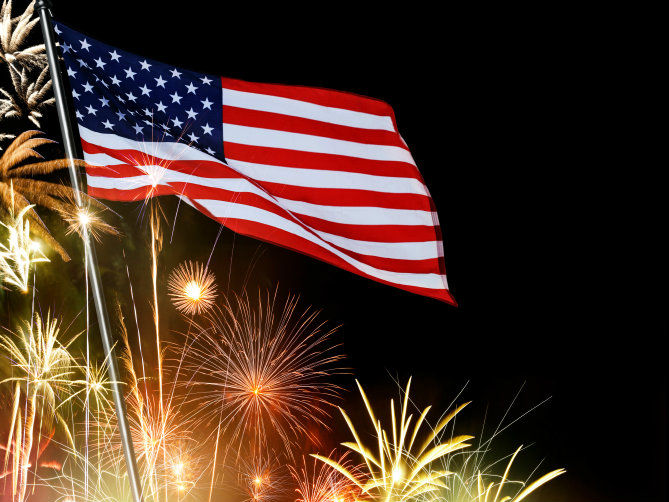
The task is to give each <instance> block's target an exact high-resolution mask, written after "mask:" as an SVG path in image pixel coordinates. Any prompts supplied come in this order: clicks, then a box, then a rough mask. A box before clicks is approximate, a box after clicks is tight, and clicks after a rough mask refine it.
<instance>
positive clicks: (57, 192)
mask: <svg viewBox="0 0 669 502" xmlns="http://www.w3.org/2000/svg"><path fill="white" fill-rule="evenodd" d="M38 134H41V133H40V131H25V132H23V133H21V134H19V136H18V137H17V138H16V139H15V140H14V141H12V143H11V144H10V145H9V146H8V147H7V150H6V151H5V153H4V154H3V155H2V157H0V207H2V208H4V209H5V210H9V208H13V209H14V210H22V209H24V208H25V207H27V206H29V205H30V204H31V203H32V204H37V205H40V206H43V207H46V208H47V209H50V210H53V211H59V210H62V211H68V210H69V207H68V205H67V204H66V203H65V202H64V200H66V199H67V198H68V197H70V198H71V197H72V193H73V192H72V188H70V187H67V186H63V185H61V184H59V183H51V182H48V181H42V180H35V179H32V178H31V176H35V175H44V174H50V173H52V172H54V171H57V170H59V169H67V168H68V166H69V165H70V162H73V163H74V165H75V166H78V167H81V166H84V165H85V162H84V161H83V160H77V159H74V160H72V161H70V160H68V159H56V160H47V161H43V162H34V163H29V164H23V162H24V161H25V160H27V159H29V158H38V159H41V158H42V156H41V155H40V154H39V153H37V152H36V151H35V150H34V148H35V147H37V146H40V145H44V144H47V143H53V141H51V140H50V139H46V138H36V137H35V136H36V135H38ZM12 190H13V192H14V195H12ZM81 197H82V199H83V200H84V201H86V203H87V204H91V205H94V206H98V207H101V208H104V207H105V206H103V205H101V204H100V203H99V202H97V201H96V200H95V199H92V198H91V197H88V196H87V195H86V194H85V193H81ZM26 216H27V217H28V218H29V219H30V221H31V223H32V225H31V231H32V232H33V233H35V234H37V235H38V236H39V237H40V238H41V239H43V240H44V241H45V242H46V243H47V244H48V245H49V246H51V247H52V248H53V249H55V250H56V251H57V252H58V253H59V254H60V256H61V257H62V258H63V259H64V260H66V261H67V260H69V259H70V257H69V256H68V254H67V252H66V251H65V249H63V247H62V246H61V245H60V244H59V243H58V242H57V241H56V239H54V238H53V236H52V235H51V233H50V232H49V230H48V229H47V227H46V225H45V224H44V223H43V222H42V220H41V219H40V217H39V216H38V215H37V213H36V212H35V210H34V209H33V208H32V207H31V208H30V209H29V210H28V211H27V212H26Z"/></svg>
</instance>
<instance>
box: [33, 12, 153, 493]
mask: <svg viewBox="0 0 669 502" xmlns="http://www.w3.org/2000/svg"><path fill="white" fill-rule="evenodd" d="M50 4H51V2H50V1H49V0H37V2H36V3H35V7H36V8H37V10H38V12H39V17H40V23H41V25H42V34H43V35H44V44H45V46H46V55H47V61H48V63H49V71H50V73H51V81H52V85H53V93H54V96H55V98H56V109H57V111H58V122H59V124H60V129H61V132H62V134H63V143H64V146H65V152H66V156H67V158H68V159H69V160H70V165H69V172H70V180H71V183H72V190H73V192H74V200H75V203H76V205H77V209H79V210H81V209H83V201H82V198H81V195H80V187H81V182H80V179H79V171H78V170H77V167H76V166H75V164H74V162H72V160H73V159H75V158H76V157H77V156H76V147H75V143H74V134H73V129H72V125H71V123H70V120H69V113H68V110H67V102H66V99H65V93H64V89H63V80H62V75H61V73H60V71H59V66H58V58H57V56H56V44H55V37H54V33H53V26H52V25H51V13H50V12H49V9H50V8H51V5H50ZM82 240H83V242H84V249H85V255H86V264H87V265H88V269H89V270H90V285H91V291H92V293H93V300H94V302H95V311H96V314H97V318H98V324H99V326H100V337H101V338H102V345H103V346H104V351H105V356H106V358H107V360H108V361H109V377H110V380H111V382H110V384H111V390H112V394H113V396H114V404H115V406H116V418H117V422H118V427H119V432H120V434H121V443H122V445H123V453H124V455H125V463H126V470H127V472H128V480H129V482H130V488H131V490H132V498H133V500H134V501H135V502H142V501H143V497H142V484H141V479H140V475H139V470H138V468H137V459H136V458H135V449H134V446H133V444H132V436H131V433H130V426H129V424H128V417H127V414H126V409H125V400H124V399H123V392H122V390H121V386H120V384H121V379H120V375H119V370H118V364H117V362H116V355H115V354H114V346H113V343H112V336H111V329H110V327H109V326H110V325H109V315H108V313H107V307H106V304H105V299H104V295H103V292H102V284H101V280H100V270H99V268H98V260H97V255H96V254H95V247H94V245H93V243H92V242H91V240H90V234H89V232H88V228H87V227H86V225H82Z"/></svg>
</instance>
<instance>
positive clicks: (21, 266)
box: [0, 190, 49, 293]
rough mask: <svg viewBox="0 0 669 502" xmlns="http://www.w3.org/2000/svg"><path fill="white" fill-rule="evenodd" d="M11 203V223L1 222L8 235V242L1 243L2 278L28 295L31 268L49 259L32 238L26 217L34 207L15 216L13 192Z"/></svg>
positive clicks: (0, 262)
mask: <svg viewBox="0 0 669 502" xmlns="http://www.w3.org/2000/svg"><path fill="white" fill-rule="evenodd" d="M11 201H12V204H11V206H10V208H9V223H5V222H0V225H2V226H3V227H5V228H6V229H7V233H8V235H7V242H6V243H5V242H0V276H1V277H2V280H3V281H4V282H6V283H8V284H10V285H12V286H15V287H16V288H18V289H19V290H21V291H22V292H24V293H27V292H28V280H29V278H30V268H31V266H32V265H34V264H36V263H40V262H48V261H49V259H48V258H47V257H46V256H44V254H43V253H42V251H41V249H40V246H39V244H38V243H37V242H35V241H33V240H32V239H31V238H30V221H29V220H28V219H27V218H26V217H25V216H26V213H27V212H28V211H30V210H31V209H32V208H33V207H34V206H33V205H29V206H26V207H24V208H23V209H22V210H21V211H19V212H18V214H16V215H15V214H14V191H13V190H11Z"/></svg>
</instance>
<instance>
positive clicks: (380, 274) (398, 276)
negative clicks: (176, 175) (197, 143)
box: [196, 199, 448, 289]
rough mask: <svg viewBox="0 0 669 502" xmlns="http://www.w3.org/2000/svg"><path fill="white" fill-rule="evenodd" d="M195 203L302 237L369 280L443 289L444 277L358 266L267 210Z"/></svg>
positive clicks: (223, 203) (215, 202) (219, 215)
mask: <svg viewBox="0 0 669 502" xmlns="http://www.w3.org/2000/svg"><path fill="white" fill-rule="evenodd" d="M196 202H197V203H198V204H201V205H202V206H204V208H205V209H207V211H209V212H210V213H211V214H212V215H214V216H215V217H217V218H221V219H223V220H225V219H226V218H233V219H240V220H247V221H253V222H258V223H263V224H265V225H268V226H271V227H274V228H278V229H281V230H284V231H286V232H289V233H291V234H293V235H296V236H298V237H302V238H303V239H306V240H308V241H310V242H312V243H314V244H316V245H318V246H320V247H322V248H323V249H325V250H327V251H330V252H331V253H333V254H335V255H336V256H338V257H339V258H341V259H342V260H344V261H345V262H346V263H348V264H349V265H351V266H352V267H354V268H356V269H358V270H360V271H361V272H364V273H365V274H368V275H371V276H373V277H377V278H379V279H382V280H384V281H388V282H392V283H395V284H402V285H404V286H413V287H417V288H428V289H444V287H445V284H446V276H445V275H439V274H416V273H403V272H391V271H389V270H382V269H378V268H375V267H372V266H370V265H366V264H365V263H362V262H360V261H358V260H356V259H355V258H352V257H350V256H348V255H347V254H345V253H343V252H341V251H339V250H338V249H337V248H334V247H332V246H331V245H329V244H328V243H326V242H323V241H322V240H321V239H319V238H318V237H316V236H315V235H313V234H312V233H310V232H308V231H306V230H305V229H304V228H302V227H301V226H300V225H298V224H296V223H294V222H292V221H289V220H287V219H285V218H283V217H281V216H279V215H277V214H275V213H272V212H270V211H265V210H264V209H260V208H257V207H253V206H246V205H243V204H237V203H233V202H226V201H220V200H209V199H196ZM446 289H448V288H446Z"/></svg>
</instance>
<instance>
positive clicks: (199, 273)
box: [167, 261, 216, 315]
mask: <svg viewBox="0 0 669 502" xmlns="http://www.w3.org/2000/svg"><path fill="white" fill-rule="evenodd" d="M215 281H216V277H215V276H214V274H213V273H211V272H209V271H208V270H207V267H205V266H203V265H202V264H201V263H198V262H195V263H193V262H191V261H188V262H184V263H182V264H181V265H179V266H178V267H177V268H176V269H174V271H173V272H172V273H171V274H170V277H169V280H168V283H167V286H168V289H169V295H170V296H171V297H172V303H173V304H174V306H175V307H176V309H177V310H178V311H180V312H182V313H184V314H187V315H194V314H199V313H200V312H205V311H207V310H209V309H211V307H212V306H213V305H214V300H215V299H216V283H215Z"/></svg>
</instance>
